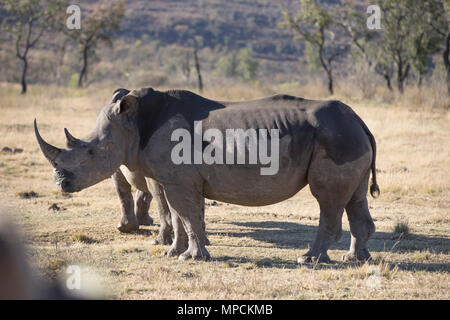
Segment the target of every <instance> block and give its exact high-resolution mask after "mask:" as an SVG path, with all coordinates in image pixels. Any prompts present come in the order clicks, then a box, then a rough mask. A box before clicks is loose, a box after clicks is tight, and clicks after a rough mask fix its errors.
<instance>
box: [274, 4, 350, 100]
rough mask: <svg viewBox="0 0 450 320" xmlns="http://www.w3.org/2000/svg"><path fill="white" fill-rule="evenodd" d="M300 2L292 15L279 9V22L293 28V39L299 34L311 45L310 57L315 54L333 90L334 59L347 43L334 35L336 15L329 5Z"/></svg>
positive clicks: (346, 46)
mask: <svg viewBox="0 0 450 320" xmlns="http://www.w3.org/2000/svg"><path fill="white" fill-rule="evenodd" d="M301 4H302V6H301V8H300V11H299V12H298V13H297V14H296V15H295V16H292V15H291V14H290V13H289V12H288V11H287V10H285V9H282V13H283V18H284V21H283V22H282V23H281V26H282V27H284V28H287V29H290V30H292V31H294V32H295V36H294V38H295V39H298V38H302V39H303V40H305V41H306V42H307V43H309V44H310V45H311V46H312V50H310V51H309V53H311V54H314V55H315V57H312V58H310V59H309V61H313V60H315V58H316V57H317V59H318V60H319V63H320V66H321V68H322V69H323V70H324V71H325V73H326V75H327V78H328V91H329V93H330V94H333V92H334V82H333V62H334V61H335V60H336V59H338V58H339V57H341V56H342V55H344V54H345V53H346V52H347V51H348V49H349V48H350V44H349V43H348V41H346V39H343V38H344V37H337V36H336V33H337V32H339V31H340V26H339V25H337V24H336V23H335V21H336V20H337V19H336V16H335V10H334V8H328V7H326V6H325V5H324V4H321V3H319V2H318V1H314V0H301ZM343 40H344V41H343Z"/></svg>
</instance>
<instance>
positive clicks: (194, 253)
mask: <svg viewBox="0 0 450 320" xmlns="http://www.w3.org/2000/svg"><path fill="white" fill-rule="evenodd" d="M189 258H192V259H194V260H205V261H208V260H210V259H211V256H210V255H209V252H208V250H206V248H205V247H203V248H198V247H197V248H188V249H187V250H186V251H185V252H183V253H182V254H181V255H180V256H179V257H178V259H179V260H187V259H189Z"/></svg>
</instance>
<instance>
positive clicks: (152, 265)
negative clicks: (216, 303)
mask: <svg viewBox="0 0 450 320" xmlns="http://www.w3.org/2000/svg"><path fill="white" fill-rule="evenodd" d="M113 89H115V88H107V89H94V88H93V89H88V90H82V91H79V90H75V89H58V88H44V87H35V86H31V88H30V93H29V94H28V95H27V96H20V95H19V94H18V88H17V87H13V86H10V85H0V111H1V114H2V116H1V117H0V137H1V138H0V149H2V148H3V147H5V146H7V147H10V148H12V149H14V148H22V149H23V152H21V153H3V152H2V153H0V201H1V202H2V204H3V205H7V206H9V207H14V208H15V209H13V210H12V211H13V213H14V215H15V218H16V221H18V223H19V224H20V225H21V226H22V229H23V230H24V232H25V234H26V235H27V239H26V242H27V244H28V247H29V254H30V256H31V258H32V261H33V263H34V264H35V266H36V267H37V268H38V270H39V271H40V273H41V274H45V275H48V276H50V277H58V275H60V274H64V272H65V268H66V266H67V265H70V264H74V263H77V264H80V265H84V266H91V267H92V268H93V270H95V272H96V274H97V275H98V277H99V278H100V279H101V283H102V284H103V286H104V291H105V293H106V295H107V296H108V297H112V298H120V299H131V298H144V299H147V298H149V299H156V298H164V299H165V298H175V299H227V298H228V299H234V298H237V299H245V298H248V299H254V298H264V299H304V298H307V299H319V298H322V299H323V298H325V299H328V298H331V299H341V298H352V299H365V298H370V299H385V298H392V299H405V298H406V299H449V298H450V281H449V280H450V279H449V271H450V270H449V269H450V268H449V263H450V255H449V249H450V237H449V230H450V218H449V213H450V200H449V199H450V198H449V196H450V192H449V181H450V173H449V172H450V171H449V170H448V168H449V167H450V160H449V159H450V154H449V153H450V146H449V139H448V134H449V132H450V130H449V129H450V125H449V124H450V121H449V120H450V119H449V112H448V111H449V110H448V108H447V109H446V108H432V107H424V106H423V104H424V102H423V101H419V104H417V105H414V104H412V103H411V101H413V100H411V99H412V98H411V97H408V96H405V97H402V98H395V97H393V98H392V99H393V100H392V101H391V102H385V100H383V98H379V97H378V98H377V97H375V98H374V99H372V100H370V101H369V100H360V99H356V98H354V97H352V96H350V95H348V94H347V93H346V92H345V91H343V90H341V91H340V92H339V93H338V94H337V95H336V96H335V97H334V98H337V99H342V100H343V101H344V102H346V103H348V104H349V105H351V106H352V107H353V108H354V109H355V110H356V111H357V112H358V114H360V116H361V117H362V118H363V119H364V121H365V122H366V123H367V125H368V126H369V127H370V128H371V130H372V132H373V134H374V135H375V137H376V139H377V143H378V157H377V168H378V171H379V172H378V179H379V185H380V187H381V196H380V198H379V199H376V200H374V199H369V204H370V208H371V212H372V215H373V217H374V220H375V224H376V227H377V232H376V233H375V235H374V236H373V238H372V240H371V241H370V243H369V248H370V250H371V252H372V255H373V257H374V261H373V262H372V263H371V264H370V265H369V264H367V263H366V264H354V263H342V262H340V257H341V256H342V255H343V254H344V253H345V252H346V250H347V248H348V245H349V240H350V235H349V232H348V230H349V227H348V222H347V219H346V218H344V219H343V227H344V235H343V237H342V239H341V241H340V242H339V243H338V244H337V245H335V246H333V247H332V249H331V250H330V251H329V254H330V257H331V258H332V259H333V260H334V261H335V262H334V263H332V264H329V265H307V266H298V265H297V264H296V263H295V261H296V259H297V257H298V256H299V255H301V254H303V253H304V252H305V251H306V250H307V248H308V245H309V244H310V243H311V241H312V240H313V239H314V235H315V232H316V230H317V226H318V222H319V221H318V219H319V215H318V206H317V203H316V201H315V199H314V198H313V197H312V196H311V195H310V193H309V190H308V189H307V188H306V189H305V190H302V191H301V192H299V193H298V194H297V195H296V196H294V197H293V198H291V199H289V200H287V201H284V202H282V203H279V204H276V205H271V206H266V207H256V208H255V207H253V208H250V207H240V206H235V205H228V204H225V203H217V205H214V206H208V207H207V213H206V224H207V231H208V236H209V239H210V240H211V243H212V244H211V246H210V247H209V251H210V253H211V255H212V257H213V261H210V262H195V261H187V262H181V261H178V260H176V259H168V258H163V257H161V253H162V252H163V250H164V249H165V246H154V245H151V244H150V242H151V239H152V238H153V237H155V235H156V233H157V230H158V223H159V221H158V217H157V216H156V215H155V205H154V204H152V207H151V215H152V216H153V217H154V218H155V222H156V225H155V226H151V227H144V228H142V230H140V231H139V232H136V233H133V234H129V235H124V234H120V233H119V232H118V231H117V230H116V228H115V226H116V224H117V223H118V220H119V218H120V213H119V202H118V199H117V197H116V194H115V191H114V189H113V185H112V183H111V182H110V181H104V182H102V183H100V184H98V185H96V186H94V187H91V188H89V189H87V190H84V191H82V192H79V193H77V194H72V195H65V194H61V193H59V192H57V191H55V186H54V184H53V181H52V180H53V178H52V169H51V167H50V166H49V164H48V163H47V162H46V160H45V159H44V158H43V156H42V155H41V153H40V151H39V148H38V145H37V143H36V141H35V138H34V133H33V130H32V123H33V119H34V118H35V117H36V118H37V119H38V122H39V125H40V129H41V133H42V134H43V136H44V137H45V138H46V139H48V141H49V142H51V143H54V144H55V145H58V146H63V143H64V140H63V138H64V135H63V128H64V127H68V128H70V130H71V132H72V133H73V134H74V135H76V136H83V135H84V134H86V133H87V132H88V131H89V129H90V128H91V127H92V126H93V123H94V121H95V118H96V115H97V113H98V110H99V108H100V107H101V102H106V101H107V99H108V98H109V97H110V95H111V93H112V91H113ZM282 89H283V91H284V92H287V93H291V94H295V95H298V96H304V97H307V98H319V99H323V98H326V92H325V91H324V90H323V88H320V87H316V86H309V87H303V88H298V87H295V86H284V87H283V88H282ZM279 90H280V88H262V87H255V88H242V87H235V88H218V89H208V90H207V91H206V92H205V93H204V95H205V96H207V97H210V98H218V99H233V100H237V99H244V98H245V99H249V98H255V97H259V96H264V95H267V94H272V93H274V92H277V91H279ZM407 94H408V92H407ZM407 101H409V103H406V102H407ZM32 191H33V192H36V193H37V194H38V195H39V196H38V197H21V196H20V195H21V194H22V195H25V194H26V193H28V194H30V192H32ZM53 204H57V206H58V207H60V208H64V210H54V209H51V208H53V207H54V206H53ZM398 221H408V227H409V235H408V237H406V238H405V237H402V236H400V235H399V234H397V233H394V232H393V230H394V228H395V225H396V224H397V222H398ZM86 239H87V240H90V241H85V240H86ZM74 240H75V241H74ZM373 276H375V277H377V278H376V279H379V281H378V280H377V281H378V282H376V284H377V285H375V286H374V285H371V283H373V281H372V280H373V279H374V278H373Z"/></svg>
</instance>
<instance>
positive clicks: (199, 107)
mask: <svg viewBox="0 0 450 320" xmlns="http://www.w3.org/2000/svg"><path fill="white" fill-rule="evenodd" d="M199 123H200V124H201V130H203V131H201V130H200V133H199V129H198V127H199V126H198V124H199ZM257 130H258V133H259V135H257V136H253V133H255V134H256V131H257ZM269 131H270V133H271V134H270V135H269V136H267V132H269ZM35 132H36V136H37V139H38V141H39V143H40V146H41V149H42V151H43V153H44V155H45V156H46V157H47V159H48V160H49V161H50V162H51V163H52V165H53V166H54V168H55V170H54V172H55V181H56V184H57V185H58V186H59V187H60V188H61V189H62V190H64V191H65V192H76V191H80V190H82V189H84V188H87V187H89V186H92V185H94V184H96V183H98V182H100V181H102V180H104V179H106V178H108V177H110V176H111V175H112V174H113V173H114V172H116V170H117V169H118V168H119V167H120V166H121V165H125V166H126V167H127V168H128V169H129V170H131V171H138V172H140V173H141V174H142V175H144V176H145V177H146V180H147V183H149V181H150V179H154V180H155V181H157V182H158V183H159V184H160V185H162V187H163V189H164V194H165V198H166V200H167V203H168V205H169V208H170V212H171V215H172V224H173V229H174V240H173V243H172V245H171V246H170V248H169V249H168V250H167V251H166V254H167V255H168V256H171V255H178V254H179V255H180V256H179V259H187V258H190V257H192V258H196V259H199V258H203V259H208V258H209V253H208V251H207V250H206V248H205V241H206V240H205V231H204V228H203V227H202V221H203V219H202V199H203V197H205V198H208V199H213V200H219V201H222V202H227V203H233V204H238V205H246V206H261V205H269V204H273V203H277V202H280V201H283V200H285V199H288V198H290V197H292V196H293V195H294V194H296V193H297V192H298V191H299V190H300V189H302V188H303V187H305V186H306V185H307V184H309V186H310V189H311V192H312V194H313V195H314V197H315V198H316V199H317V201H318V202H319V206H320V221H319V228H318V231H317V235H316V239H315V241H314V243H313V244H312V246H311V248H310V249H309V251H308V252H307V253H305V254H304V255H303V256H302V257H300V258H299V259H298V261H299V262H300V263H305V262H312V261H317V262H328V261H329V260H330V259H329V257H328V254H327V250H328V248H329V247H330V245H331V244H333V243H334V242H336V241H337V240H338V239H339V238H340V236H341V233H342V214H343V212H344V209H345V210H346V212H347V216H348V219H349V222H350V232H351V236H352V238H351V245H350V250H349V252H348V253H347V254H346V255H345V256H344V259H345V260H353V259H358V260H367V259H370V254H369V251H368V249H367V242H368V239H369V238H370V236H371V235H372V234H373V232H374V231H375V225H374V223H373V220H372V218H371V216H370V213H369V208H368V204H367V198H366V196H367V189H368V182H369V177H370V174H371V173H372V183H371V186H370V192H371V194H372V196H374V197H375V196H376V195H378V194H379V188H378V185H377V183H376V169H375V155H376V145H375V139H374V137H373V136H372V134H371V133H370V131H369V129H368V128H367V126H366V125H365V124H364V122H363V121H362V120H361V119H360V118H359V116H358V115H356V113H355V112H354V111H353V110H352V109H351V108H350V107H348V106H347V105H345V104H343V103H342V102H339V101H314V100H306V99H302V98H298V97H293V96H287V95H275V96H271V97H267V98H263V99H258V100H251V101H242V102H221V101H214V100H209V99H206V98H203V97H201V96H199V95H196V94H194V93H192V92H189V91H181V90H180V91H167V92H160V91H156V90H153V89H151V88H144V89H140V90H137V91H134V90H133V91H131V92H130V93H128V94H127V95H125V96H123V97H122V98H121V99H120V100H118V101H117V102H114V103H110V104H108V105H107V106H105V107H104V108H103V109H102V111H101V112H100V114H99V116H98V118H97V122H96V124H95V127H94V129H93V130H92V132H91V134H89V135H88V136H87V137H86V138H84V139H83V141H82V144H81V146H80V147H73V148H71V149H69V150H65V149H59V148H56V147H54V146H51V145H49V144H48V143H46V142H45V141H44V140H43V139H42V138H41V137H40V135H39V132H38V131H37V127H36V122H35ZM186 132H187V133H188V136H186V135H185V134H184V133H186ZM201 132H204V133H205V135H204V136H203V138H202V135H201ZM233 132H234V133H236V132H240V133H244V140H241V139H240V138H239V137H240V136H239V135H238V136H231V138H230V140H228V138H229V134H231V133H233ZM264 132H265V133H266V135H264V134H263V133H264ZM272 132H273V134H272ZM207 133H208V134H207ZM275 133H277V134H275ZM221 137H227V147H226V148H223V147H222V148H221V147H220V143H219V142H221V141H219V140H220V138H221ZM258 137H259V139H258ZM181 138H183V140H182V142H183V143H185V144H184V145H186V144H187V145H189V146H192V152H190V151H191V150H190V149H189V150H188V149H186V148H181V149H180V144H181V143H182V142H180V140H181ZM255 139H256V140H258V142H259V144H258V146H259V151H260V152H259V161H254V160H255V154H254V152H255V151H256V149H255V148H254V146H255V144H254V143H251V142H254V141H255ZM199 140H200V142H199ZM230 141H231V142H235V143H232V144H230V146H231V147H230V148H229V145H228V142H230ZM264 142H266V143H267V144H269V145H270V148H268V146H267V145H266V144H264ZM276 146H278V149H277V148H276ZM263 149H265V151H266V157H263V156H264V152H262V153H261V150H263ZM268 149H270V150H271V152H272V155H271V156H273V154H274V152H275V156H276V157H275V158H273V159H276V160H277V162H278V166H277V170H275V171H273V172H271V173H270V174H267V173H265V174H263V173H262V172H263V171H262V170H263V169H268V168H267V166H266V165H267V163H268V162H267V161H266V160H267V154H268V153H267V152H268ZM175 150H177V151H180V150H182V151H180V152H175ZM207 151H208V152H210V153H209V157H208V152H207ZM276 151H277V152H276ZM213 153H214V156H213ZM224 153H225V154H226V156H227V161H226V163H224V162H223V154H224ZM230 154H231V156H230ZM242 155H243V158H244V161H243V162H242ZM246 155H248V157H246ZM174 156H176V159H175V158H174ZM180 157H181V158H182V159H183V161H181V162H180V161H179V158H180ZM211 157H213V158H214V161H211ZM221 157H222V161H221ZM192 159H193V161H192ZM236 159H237V161H236ZM246 159H248V160H246ZM252 159H253V161H251V160H252ZM256 159H258V157H256ZM199 160H200V161H199ZM228 160H231V161H228ZM236 162H237V164H236Z"/></svg>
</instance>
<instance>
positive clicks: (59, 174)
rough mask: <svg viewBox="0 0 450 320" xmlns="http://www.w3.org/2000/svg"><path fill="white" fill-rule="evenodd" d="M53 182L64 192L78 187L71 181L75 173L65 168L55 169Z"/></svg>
mask: <svg viewBox="0 0 450 320" xmlns="http://www.w3.org/2000/svg"><path fill="white" fill-rule="evenodd" d="M54 178H55V184H56V185H57V186H58V187H59V188H60V189H61V190H62V191H64V192H76V191H78V189H77V188H76V186H75V185H74V183H73V180H74V178H75V175H74V174H73V173H72V172H70V171H68V170H65V169H62V170H55V174H54Z"/></svg>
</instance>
